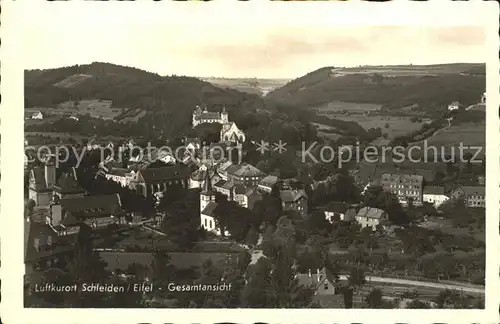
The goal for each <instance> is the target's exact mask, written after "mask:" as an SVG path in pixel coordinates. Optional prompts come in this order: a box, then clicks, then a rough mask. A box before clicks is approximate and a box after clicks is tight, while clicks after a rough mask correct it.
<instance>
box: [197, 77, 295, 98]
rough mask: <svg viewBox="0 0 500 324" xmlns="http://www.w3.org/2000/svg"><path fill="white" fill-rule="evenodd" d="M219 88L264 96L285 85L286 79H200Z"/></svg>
mask: <svg viewBox="0 0 500 324" xmlns="http://www.w3.org/2000/svg"><path fill="white" fill-rule="evenodd" d="M201 79H202V80H203V81H206V82H210V83H211V84H213V85H215V86H217V87H219V88H230V89H235V90H238V91H240V92H247V93H253V94H257V95H260V96H265V95H266V94H267V93H268V92H270V91H272V90H274V89H276V88H279V87H281V86H283V85H285V84H286V83H287V82H288V81H289V80H288V79H254V78H251V79H245V78H235V79H232V78H201Z"/></svg>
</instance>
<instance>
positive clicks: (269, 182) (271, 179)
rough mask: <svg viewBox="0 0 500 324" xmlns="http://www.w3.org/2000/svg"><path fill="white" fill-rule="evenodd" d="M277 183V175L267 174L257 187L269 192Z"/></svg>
mask: <svg viewBox="0 0 500 324" xmlns="http://www.w3.org/2000/svg"><path fill="white" fill-rule="evenodd" d="M276 183H278V177H277V176H273V175H269V176H267V177H265V178H264V179H262V180H261V181H260V182H259V185H258V186H257V188H258V189H259V190H261V191H263V192H267V193H271V192H272V191H273V186H274V185H276Z"/></svg>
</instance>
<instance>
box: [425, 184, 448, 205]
mask: <svg viewBox="0 0 500 324" xmlns="http://www.w3.org/2000/svg"><path fill="white" fill-rule="evenodd" d="M448 199H450V197H448V196H447V195H445V194H444V188H443V187H438V186H426V187H425V188H424V194H423V201H424V202H427V203H429V204H432V205H434V207H436V208H437V207H439V206H441V205H442V204H443V203H444V202H446V201H447V200H448Z"/></svg>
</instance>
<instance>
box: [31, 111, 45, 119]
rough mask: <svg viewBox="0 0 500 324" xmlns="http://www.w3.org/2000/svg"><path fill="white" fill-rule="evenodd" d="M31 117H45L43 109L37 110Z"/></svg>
mask: <svg viewBox="0 0 500 324" xmlns="http://www.w3.org/2000/svg"><path fill="white" fill-rule="evenodd" d="M31 119H43V114H42V112H41V111H37V112H35V113H33V115H31Z"/></svg>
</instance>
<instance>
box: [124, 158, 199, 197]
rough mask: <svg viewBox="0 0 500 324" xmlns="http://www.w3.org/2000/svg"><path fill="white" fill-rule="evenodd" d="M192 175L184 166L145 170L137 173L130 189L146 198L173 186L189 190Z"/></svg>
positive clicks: (177, 165)
mask: <svg viewBox="0 0 500 324" xmlns="http://www.w3.org/2000/svg"><path fill="white" fill-rule="evenodd" d="M190 173H191V172H190V170H189V168H188V167H187V166H185V165H182V164H176V165H173V166H165V167H160V168H144V169H140V170H138V171H137V173H136V174H135V178H134V179H133V180H132V181H131V182H130V187H131V189H132V190H135V191H136V192H137V193H138V194H139V195H142V196H144V197H148V196H152V195H154V194H155V193H159V192H164V191H165V190H167V188H168V187H170V186H172V185H180V186H182V187H184V188H188V187H189V176H190Z"/></svg>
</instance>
